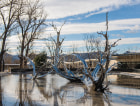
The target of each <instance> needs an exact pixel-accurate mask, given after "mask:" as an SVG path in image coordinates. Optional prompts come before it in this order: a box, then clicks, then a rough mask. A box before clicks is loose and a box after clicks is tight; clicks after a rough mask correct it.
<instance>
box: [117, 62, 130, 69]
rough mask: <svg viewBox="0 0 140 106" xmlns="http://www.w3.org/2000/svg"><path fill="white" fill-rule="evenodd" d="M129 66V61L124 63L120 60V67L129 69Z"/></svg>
mask: <svg viewBox="0 0 140 106" xmlns="http://www.w3.org/2000/svg"><path fill="white" fill-rule="evenodd" d="M128 68H129V67H128V64H127V63H125V62H124V63H122V62H120V63H118V69H128Z"/></svg>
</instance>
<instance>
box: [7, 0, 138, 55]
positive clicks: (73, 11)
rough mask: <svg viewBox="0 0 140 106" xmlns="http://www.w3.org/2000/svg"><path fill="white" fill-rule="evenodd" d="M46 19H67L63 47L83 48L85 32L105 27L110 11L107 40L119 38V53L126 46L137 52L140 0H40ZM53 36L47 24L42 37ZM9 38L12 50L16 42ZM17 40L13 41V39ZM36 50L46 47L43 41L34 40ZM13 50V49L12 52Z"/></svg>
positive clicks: (95, 31)
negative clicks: (46, 15)
mask: <svg viewBox="0 0 140 106" xmlns="http://www.w3.org/2000/svg"><path fill="white" fill-rule="evenodd" d="M42 2H43V6H44V8H45V13H47V14H48V17H47V19H46V23H47V24H49V23H51V22H52V21H53V22H54V24H56V25H57V26H58V28H59V27H60V26H61V25H62V24H63V22H64V21H66V23H65V25H64V26H63V28H62V30H61V38H65V41H64V43H63V50H64V52H65V51H70V50H71V49H72V48H73V47H74V46H75V47H77V49H78V50H79V51H80V52H82V51H83V50H84V45H85V44H84V41H83V38H84V35H85V34H87V33H89V34H95V35H97V32H99V31H105V28H106V27H105V20H106V12H109V14H108V19H109V36H110V37H109V38H110V42H113V41H115V40H116V39H119V38H121V39H122V40H121V41H119V43H118V46H117V47H116V48H114V49H117V50H118V53H123V52H125V51H127V50H131V51H135V52H140V0H42ZM50 34H51V36H53V37H56V34H55V32H54V31H53V30H52V28H51V27H50V26H48V27H47V28H46V30H45V31H44V34H43V35H42V38H48V37H49V36H50ZM14 37H15V36H12V37H10V38H9V42H11V43H10V44H11V45H12V44H13V45H14V46H12V47H10V46H9V48H10V51H11V52H13V51H14V50H15V48H14V47H16V45H17V42H16V41H15V40H12V39H15V38H14ZM15 42H16V43H15ZM34 49H35V51H38V50H40V51H41V50H42V49H46V45H45V43H44V41H41V40H39V41H36V42H35V47H34ZM15 53H16V52H15Z"/></svg>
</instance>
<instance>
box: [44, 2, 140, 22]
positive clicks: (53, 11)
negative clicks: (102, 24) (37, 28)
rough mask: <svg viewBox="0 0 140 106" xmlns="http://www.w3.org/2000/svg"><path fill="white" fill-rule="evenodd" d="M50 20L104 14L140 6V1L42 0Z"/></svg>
mask: <svg viewBox="0 0 140 106" xmlns="http://www.w3.org/2000/svg"><path fill="white" fill-rule="evenodd" d="M42 2H43V5H44V6H45V10H46V12H47V13H48V18H50V19H57V18H64V17H67V16H73V15H78V14H84V13H88V12H91V13H90V15H92V14H97V13H103V12H106V11H112V10H114V9H118V8H119V7H120V6H124V5H135V4H139V3H140V0H59V1H58V0H42Z"/></svg>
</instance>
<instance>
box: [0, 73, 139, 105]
mask: <svg viewBox="0 0 140 106" xmlns="http://www.w3.org/2000/svg"><path fill="white" fill-rule="evenodd" d="M108 80H109V81H110V85H109V91H110V92H106V93H99V92H93V91H92V90H90V87H86V86H85V85H84V84H79V83H69V81H68V80H66V79H64V78H62V77H60V76H59V75H56V74H53V75H52V74H49V75H47V76H46V77H44V78H41V79H37V80H35V81H33V80H29V74H20V75H19V74H10V75H6V76H1V77H0V106H140V76H139V73H113V74H111V75H109V76H108Z"/></svg>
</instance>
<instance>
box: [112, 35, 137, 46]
mask: <svg viewBox="0 0 140 106" xmlns="http://www.w3.org/2000/svg"><path fill="white" fill-rule="evenodd" d="M115 41H117V39H111V40H110V42H112V43H113V42H115ZM124 44H140V37H136V38H122V39H121V40H120V41H119V42H118V45H124Z"/></svg>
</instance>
